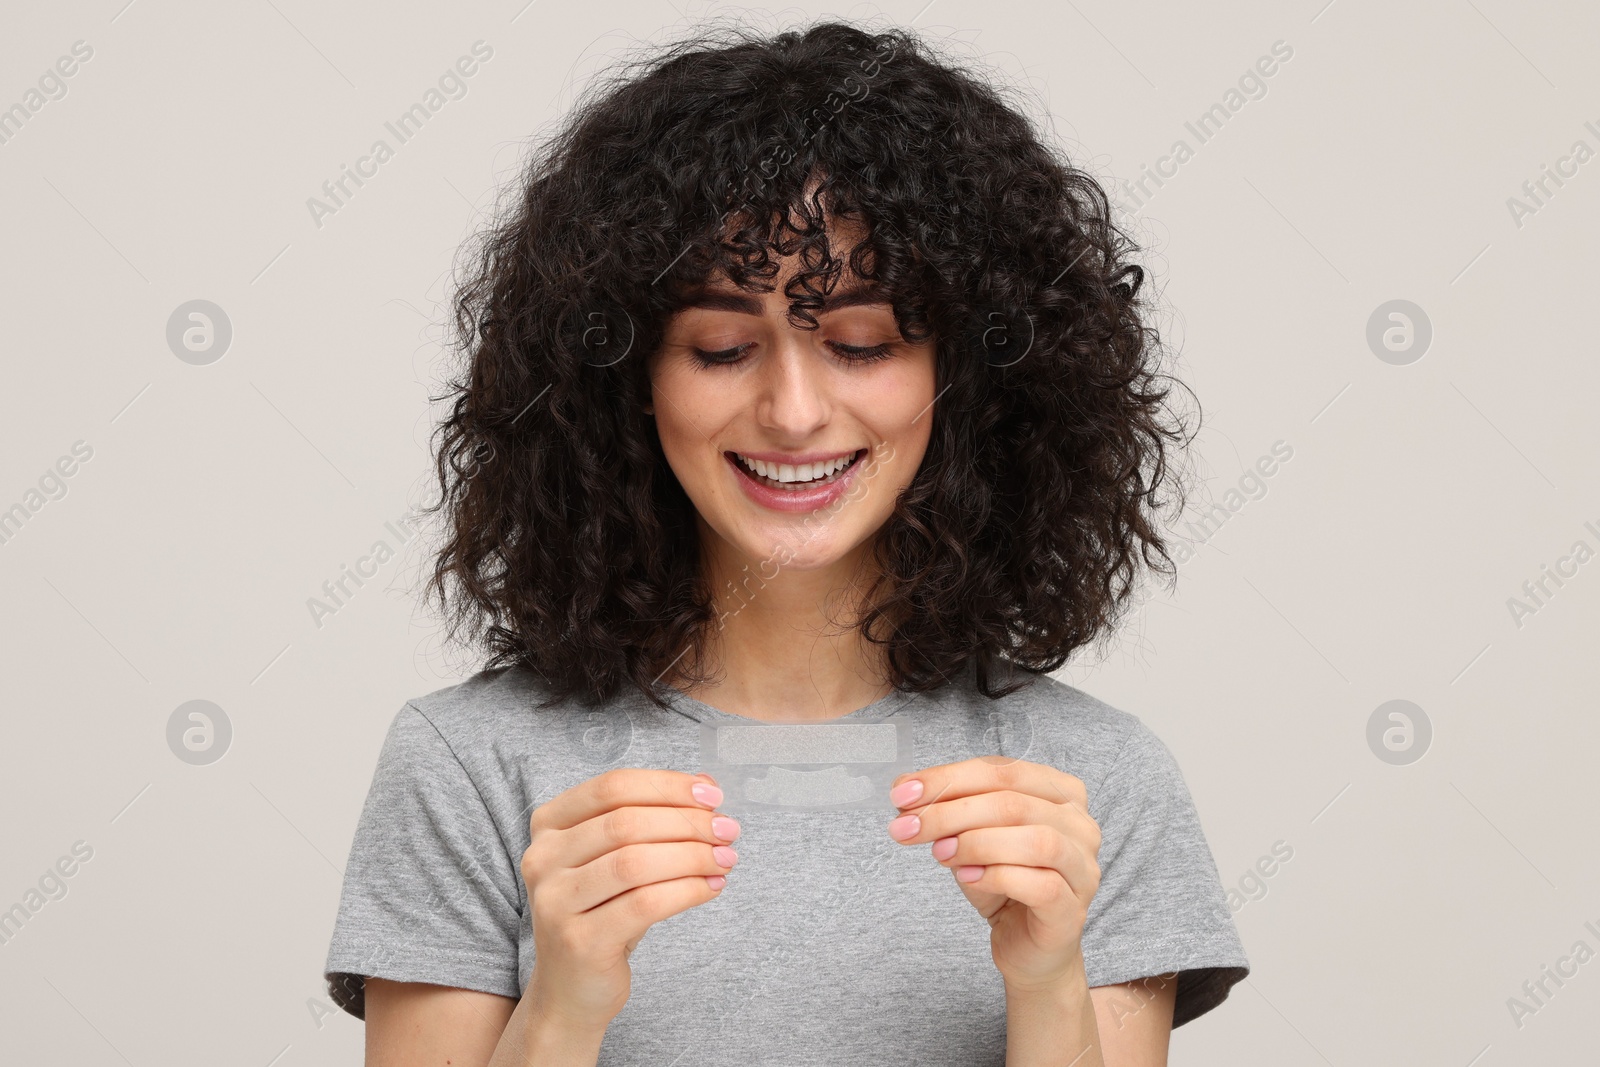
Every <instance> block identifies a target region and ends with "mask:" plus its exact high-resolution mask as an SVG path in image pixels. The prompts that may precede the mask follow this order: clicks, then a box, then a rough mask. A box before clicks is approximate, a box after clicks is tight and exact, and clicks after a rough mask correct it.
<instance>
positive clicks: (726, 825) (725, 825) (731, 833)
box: [711, 815, 739, 841]
mask: <svg viewBox="0 0 1600 1067" xmlns="http://www.w3.org/2000/svg"><path fill="white" fill-rule="evenodd" d="M711 832H712V833H714V834H716V835H717V836H718V837H720V838H722V840H724V841H735V840H737V839H738V837H739V824H738V822H737V821H735V820H733V819H730V818H728V817H727V816H726V815H718V816H717V817H716V818H714V819H712V820H711Z"/></svg>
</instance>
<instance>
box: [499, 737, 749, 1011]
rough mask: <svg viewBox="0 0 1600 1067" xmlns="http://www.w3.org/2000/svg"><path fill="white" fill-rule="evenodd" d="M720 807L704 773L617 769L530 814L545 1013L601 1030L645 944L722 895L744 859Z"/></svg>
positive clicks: (530, 877) (540, 996)
mask: <svg viewBox="0 0 1600 1067" xmlns="http://www.w3.org/2000/svg"><path fill="white" fill-rule="evenodd" d="M697 786H698V787H699V788H698V789H697V788H696V787H697ZM696 793H699V794H700V795H699V796H696ZM721 802H722V790H720V789H718V788H717V786H716V783H715V782H714V780H713V779H712V778H711V776H710V775H708V774H686V773H684V772H682V771H667V770H654V769H649V768H633V767H618V768H615V769H613V770H609V771H606V772H605V773H604V774H599V775H596V776H595V777H593V778H590V779H588V780H587V781H584V782H580V783H578V784H577V785H575V786H573V787H572V788H571V789H568V790H566V791H565V792H563V793H561V794H559V795H557V796H556V797H554V798H553V799H551V800H549V801H548V802H546V803H544V804H541V805H539V807H537V808H535V809H534V810H533V814H532V816H531V817H530V820H529V825H530V827H531V829H532V843H531V844H529V845H528V849H527V851H526V852H524V853H523V854H522V880H523V882H525V883H526V884H527V887H528V910H529V912H530V913H531V914H532V917H533V944H534V966H533V974H532V977H531V978H530V979H529V988H528V990H527V992H528V993H529V994H530V995H531V996H532V997H533V998H534V1002H535V1003H536V1004H537V1006H538V1010H539V1012H540V1013H541V1014H542V1015H545V1016H546V1017H549V1018H552V1019H554V1020H559V1021H561V1022H563V1023H565V1024H567V1025H570V1026H574V1027H577V1028H580V1029H583V1028H597V1029H600V1030H604V1028H605V1027H606V1026H607V1025H609V1024H610V1022H611V1020H612V1019H614V1018H615V1017H616V1016H617V1014H618V1013H619V1012H621V1011H622V1007H623V1005H624V1004H626V1003H627V1000H628V992H629V988H630V983H631V977H632V972H631V971H630V970H629V968H628V956H629V954H630V953H632V952H633V950H634V947H635V946H637V945H638V944H639V939H640V938H642V937H644V935H645V932H646V931H648V930H649V929H650V927H651V926H653V925H654V924H656V923H658V922H660V921H661V920H662V919H665V918H667V917H668V916H670V915H676V914H678V913H679V912H680V911H687V910H688V909H690V908H692V907H694V906H695V905H697V904H704V903H705V902H706V901H708V900H711V899H712V898H714V897H715V896H717V894H718V893H719V892H721V890H722V887H723V886H724V885H725V884H726V879H725V878H723V877H722V876H723V875H725V874H726V873H727V872H728V870H729V869H731V868H732V866H733V864H734V863H735V862H737V860H738V858H739V856H738V853H736V852H735V851H734V850H733V849H732V848H729V847H728V844H727V843H728V842H729V841H732V840H733V839H734V838H736V837H738V836H739V824H738V823H737V822H736V821H735V820H733V819H731V818H729V817H728V816H726V815H717V814H716V813H715V812H714V811H713V810H712V809H713V808H715V807H716V806H717V805H718V804H720V803H721ZM719 831H720V835H719Z"/></svg>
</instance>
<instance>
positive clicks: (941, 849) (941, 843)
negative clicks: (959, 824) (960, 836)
mask: <svg viewBox="0 0 1600 1067" xmlns="http://www.w3.org/2000/svg"><path fill="white" fill-rule="evenodd" d="M955 854H956V839H955V838H953V837H941V838H939V840H937V841H935V842H934V843H933V858H934V859H936V860H947V859H949V858H950V857H951V856H954V855H955Z"/></svg>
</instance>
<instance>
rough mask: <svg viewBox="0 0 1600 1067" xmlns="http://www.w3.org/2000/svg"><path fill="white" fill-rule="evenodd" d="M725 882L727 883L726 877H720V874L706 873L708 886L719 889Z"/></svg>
mask: <svg viewBox="0 0 1600 1067" xmlns="http://www.w3.org/2000/svg"><path fill="white" fill-rule="evenodd" d="M727 884H728V880H727V879H726V878H724V877H722V875H720V874H708V875H706V885H708V886H710V887H711V888H712V889H721V888H722V887H723V886H725V885H727Z"/></svg>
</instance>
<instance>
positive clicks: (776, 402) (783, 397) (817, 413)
mask: <svg viewBox="0 0 1600 1067" xmlns="http://www.w3.org/2000/svg"><path fill="white" fill-rule="evenodd" d="M791 332H793V333H799V334H802V335H803V336H800V337H788V338H785V339H784V341H783V342H781V343H780V344H779V345H778V347H777V349H776V350H775V351H774V352H773V357H774V358H772V359H769V360H766V361H764V362H763V364H762V366H761V369H760V373H761V375H762V381H761V392H760V399H759V400H758V402H757V405H756V420H757V421H758V422H760V424H761V425H762V426H765V427H767V428H769V429H771V430H773V431H774V432H775V433H776V434H777V435H778V436H780V437H783V438H784V439H786V440H792V441H795V442H799V441H802V440H804V439H806V438H808V437H810V436H811V435H812V434H814V433H815V432H816V431H818V430H820V429H821V428H822V427H824V426H826V425H827V423H828V419H829V418H830V417H831V416H832V403H831V401H830V399H829V396H828V374H827V367H826V365H825V364H824V362H823V359H824V357H823V356H822V355H821V354H820V353H818V352H817V351H816V345H815V342H814V341H813V340H812V335H811V333H808V332H806V331H803V330H794V331H791Z"/></svg>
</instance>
